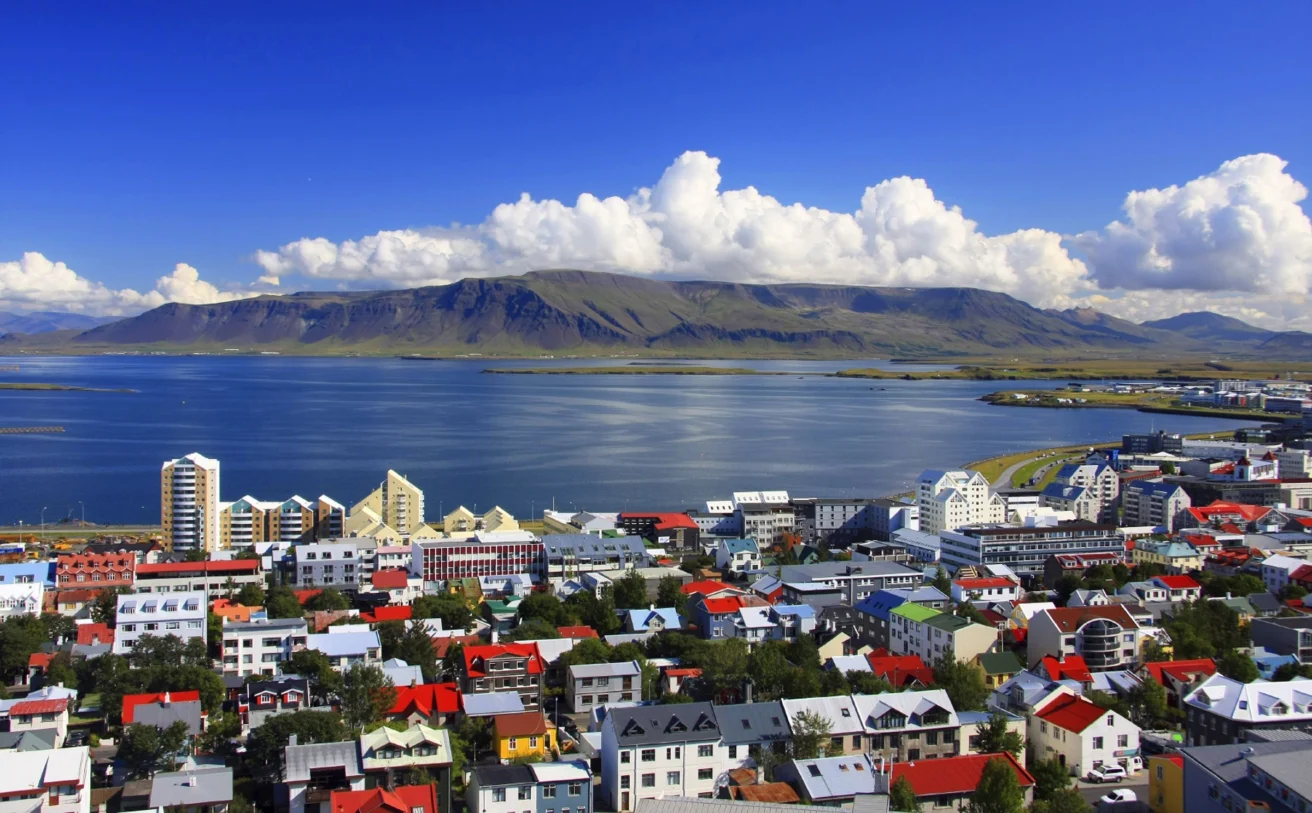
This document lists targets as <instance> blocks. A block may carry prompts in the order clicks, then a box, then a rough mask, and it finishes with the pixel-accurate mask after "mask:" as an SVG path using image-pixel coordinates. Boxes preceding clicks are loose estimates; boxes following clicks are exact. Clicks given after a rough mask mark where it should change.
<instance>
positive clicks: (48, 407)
mask: <svg viewBox="0 0 1312 813" xmlns="http://www.w3.org/2000/svg"><path fill="white" fill-rule="evenodd" d="M634 363H641V362H633V361H631V360H623V359H619V360H617V359H605V360H593V361H580V360H577V359H570V360H541V359H538V360H525V361H503V360H490V359H458V360H441V361H434V360H406V359H400V358H304V357H291V356H203V355H202V356H79V357H27V356H24V357H21V358H0V381H6V380H8V381H23V382H48V383H52V384H64V385H73V386H81V387H94V388H102V389H118V388H127V389H131V390H135V392H132V393H118V392H76V391H7V390H0V427H7V426H10V427H12V426H50V425H57V426H62V427H64V430H65V431H64V432H63V433H61V434H31V435H20V434H14V435H5V434H0V525H14V524H17V523H18V522H19V521H20V520H21V521H22V522H23V523H24V524H33V523H37V522H39V521H40V520H41V518H42V514H43V512H44V520H45V522H47V523H53V522H56V521H59V520H61V519H64V518H73V519H81V518H82V517H83V516H85V518H86V520H87V521H89V522H95V523H100V524H123V525H133V524H155V523H158V521H159V472H160V466H161V464H162V463H163V461H165V460H167V459H172V458H176V457H179V456H181V455H184V454H188V453H190V452H200V453H201V454H204V455H206V456H208V457H213V458H218V459H219V460H220V462H221V475H220V488H221V498H222V499H224V500H235V499H238V498H240V497H243V496H246V495H250V496H253V497H255V498H257V499H262V500H282V499H286V498H288V497H290V496H292V495H294V494H299V495H301V496H303V497H306V498H307V499H313V498H314V497H317V496H319V495H321V494H326V495H328V496H330V497H332V498H333V499H335V500H337V501H338V502H341V503H343V504H345V505H347V506H348V507H349V506H350V505H351V504H353V503H354V502H355V501H357V500H359V499H361V498H362V497H364V496H365V495H366V494H367V493H368V492H369V491H371V490H372V489H373V488H375V487H376V486H377V485H378V484H379V483H380V482H381V481H382V479H383V477H384V475H385V473H386V472H387V470H388V469H394V470H396V471H398V472H400V473H401V474H403V475H405V476H406V477H408V478H409V479H410V480H411V481H412V482H413V483H415V484H416V485H418V486H419V487H420V488H422V489H423V490H424V492H425V495H426V497H425V499H426V503H427V505H426V509H427V515H428V517H429V518H437V517H440V516H442V515H443V514H444V513H445V512H449V511H451V510H452V509H454V508H455V507H456V506H458V505H464V506H466V507H468V508H470V509H471V510H474V511H477V512H482V511H486V510H488V509H489V508H491V507H492V506H493V505H500V506H502V507H503V508H505V509H506V510H508V511H510V512H511V513H513V514H515V515H517V516H520V517H528V516H530V515H532V516H540V514H541V512H542V511H543V509H549V508H552V507H554V508H555V509H556V510H562V511H564V510H571V511H572V510H591V511H624V510H630V511H638V510H653V511H655V510H678V509H683V508H690V507H697V506H700V505H702V504H703V503H704V502H705V501H707V500H710V499H727V498H729V497H730V496H731V495H732V493H733V492H735V491H753V490H785V491H788V492H789V493H790V494H792V495H794V496H811V497H877V496H884V495H888V494H893V493H896V492H899V491H902V490H906V489H908V488H909V487H910V486H911V484H912V483H913V482H914V480H915V478H916V476H917V475H918V474H919V473H920V472H921V471H922V470H924V469H927V468H951V467H957V466H961V465H962V464H965V463H967V462H970V461H975V460H980V459H983V458H987V457H990V456H993V455H998V454H1003V453H1008V452H1018V451H1022V450H1026V449H1034V448H1039V447H1046V446H1059V445H1068V444H1078V443H1086V442H1087V443H1093V442H1097V441H1107V440H1115V439H1119V438H1120V436H1121V435H1122V434H1125V433H1127V432H1145V431H1150V430H1154V429H1165V430H1168V431H1173V432H1186V433H1194V432H1211V431H1218V430H1224V429H1233V428H1235V427H1237V426H1241V425H1243V424H1242V423H1241V422H1237V421H1231V420H1224V419H1215V418H1200V417H1193V416H1175V415H1158V414H1147V413H1140V412H1135V411H1132V410H1123V409H1034V408H1029V409H1026V408H1013V407H999V406H990V405H988V404H985V403H984V402H982V401H980V400H978V399H979V397H980V396H981V395H984V394H985V393H989V392H992V391H994V390H997V389H999V388H1003V387H1009V388H1020V387H1025V388H1047V387H1056V386H1060V385H1061V383H1062V382H1054V381H1045V382H1029V383H1024V382H1005V383H1000V382H988V381H956V380H942V381H934V380H922V381H904V380H860V379H841V378H834V377H826V376H824V375H819V374H822V373H828V372H834V371H837V370H841V369H848V368H854V367H879V368H881V369H888V370H895V371H898V372H921V371H926V370H932V369H936V368H935V367H934V366H933V365H924V364H895V363H892V362H888V361H851V360H848V361H742V360H732V361H702V360H698V361H687V362H668V361H662V362H660V363H661V364H662V365H665V364H670V363H686V364H694V365H699V366H707V365H711V366H724V367H750V368H753V369H756V370H760V371H763V372H776V373H781V374H780V375H768V376H747V375H723V376H693V375H681V376H673V375H647V376H617V375H497V374H490V373H485V372H484V370H485V369H487V368H490V367H494V368H499V369H505V368H511V367H524V368H544V367H551V366H560V367H580V366H586V365H600V364H608V365H615V364H619V365H629V364H634ZM9 365H19V367H20V369H19V371H18V372H13V371H2V370H3V368H4V367H6V366H9Z"/></svg>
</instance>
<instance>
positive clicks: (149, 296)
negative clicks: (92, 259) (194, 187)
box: [0, 251, 258, 316]
mask: <svg viewBox="0 0 1312 813" xmlns="http://www.w3.org/2000/svg"><path fill="white" fill-rule="evenodd" d="M248 296H258V294H256V293H253V292H250V291H220V290H219V289H218V288H216V287H215V286H214V285H212V284H211V283H208V282H206V281H204V280H202V279H201V278H200V273H199V272H198V271H197V270H196V269H195V268H192V267H191V266H190V265H187V264H186V263H178V265H177V266H176V267H175V268H174V269H173V273H171V274H168V275H167V276H163V277H160V278H159V279H158V280H156V282H155V290H151V291H147V292H145V293H139V292H137V291H135V290H133V289H131V288H121V289H114V288H108V287H106V286H105V285H102V284H101V283H99V282H94V281H92V280H89V279H87V278H86V277H83V276H81V275H80V274H78V273H77V272H75V271H74V270H73V269H71V268H69V267H68V266H67V265H65V264H64V263H62V262H55V261H52V260H49V259H47V258H46V257H45V255H43V254H40V253H39V252H35V251H29V252H27V253H25V254H24V255H23V256H22V258H21V259H19V260H13V261H9V262H0V307H3V308H13V309H17V310H52V311H68V312H71V313H92V314H100V315H106V316H120V315H124V314H133V313H140V312H141V311H144V310H148V309H150V308H156V307H159V306H160V305H163V304H164V303H166V302H186V303H190V304H209V303H212V302H222V301H224V300H228V299H241V298H244V297H248Z"/></svg>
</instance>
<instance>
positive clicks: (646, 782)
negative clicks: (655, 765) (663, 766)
mask: <svg viewBox="0 0 1312 813" xmlns="http://www.w3.org/2000/svg"><path fill="white" fill-rule="evenodd" d="M642 786H643V787H644V788H654V787H656V774H654V773H645V774H643V775H642Z"/></svg>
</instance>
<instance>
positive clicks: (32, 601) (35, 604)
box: [0, 582, 46, 619]
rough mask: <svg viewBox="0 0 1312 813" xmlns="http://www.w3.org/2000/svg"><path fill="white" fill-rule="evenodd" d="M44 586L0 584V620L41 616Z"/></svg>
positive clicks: (43, 606)
mask: <svg viewBox="0 0 1312 813" xmlns="http://www.w3.org/2000/svg"><path fill="white" fill-rule="evenodd" d="M45 592H46V588H45V585H44V584H41V583H40V582H37V583H30V584H0V619H3V618H9V617H10V616H15V615H41V612H42V610H43V609H44V608H45Z"/></svg>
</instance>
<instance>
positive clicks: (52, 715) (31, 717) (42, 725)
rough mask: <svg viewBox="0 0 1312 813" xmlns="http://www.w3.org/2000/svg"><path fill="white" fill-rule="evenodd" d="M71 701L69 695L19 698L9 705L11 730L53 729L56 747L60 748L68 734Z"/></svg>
mask: <svg viewBox="0 0 1312 813" xmlns="http://www.w3.org/2000/svg"><path fill="white" fill-rule="evenodd" d="M70 702H71V701H70V699H69V698H67V697H52V698H29V699H26V700H19V701H18V702H16V703H14V704H13V705H12V706H10V707H9V730H10V731H43V730H50V731H53V732H54V735H55V737H54V739H55V747H56V748H58V747H59V746H61V745H63V744H64V737H66V736H67V735H68V707H69V703H70Z"/></svg>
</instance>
